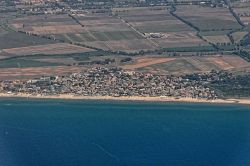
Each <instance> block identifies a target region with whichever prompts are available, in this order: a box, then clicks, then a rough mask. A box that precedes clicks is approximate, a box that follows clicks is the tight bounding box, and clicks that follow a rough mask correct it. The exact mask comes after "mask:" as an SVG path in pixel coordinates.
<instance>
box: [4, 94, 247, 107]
mask: <svg viewBox="0 0 250 166" xmlns="http://www.w3.org/2000/svg"><path fill="white" fill-rule="evenodd" d="M1 97H3V98H31V99H65V100H67V99H69V100H115V101H145V102H185V103H211V104H245V105H250V98H249V99H215V100H206V99H195V98H187V97H182V98H175V97H165V96H159V97H158V96H157V97H142V96H121V97H113V96H75V95H71V94H62V95H50V96H41V95H37V96H33V95H30V94H7V93H0V98H1Z"/></svg>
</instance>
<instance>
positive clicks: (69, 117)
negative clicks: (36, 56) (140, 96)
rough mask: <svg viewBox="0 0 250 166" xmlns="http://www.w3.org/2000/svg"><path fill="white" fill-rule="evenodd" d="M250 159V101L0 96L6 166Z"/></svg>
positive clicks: (213, 163) (0, 157)
mask: <svg viewBox="0 0 250 166" xmlns="http://www.w3.org/2000/svg"><path fill="white" fill-rule="evenodd" d="M47 165H48V166H64V165H65V166H78V165H79V166H112V165H129V166H131V165H132V166H134V165H135V166H137V165H138V166H140V165H141V166H147V165H148V166H161V165H162V166H163V165H164V166H165V165H167V166H217V165H218V166H249V165H250V106H244V105H209V104H184V103H143V102H114V101H62V100H23V99H2V98H1V99H0V166H47Z"/></svg>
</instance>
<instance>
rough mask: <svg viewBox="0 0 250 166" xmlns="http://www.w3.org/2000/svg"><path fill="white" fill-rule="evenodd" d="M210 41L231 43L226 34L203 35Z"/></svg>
mask: <svg viewBox="0 0 250 166" xmlns="http://www.w3.org/2000/svg"><path fill="white" fill-rule="evenodd" d="M203 38H204V39H206V40H207V41H208V42H210V43H214V44H217V43H231V41H230V39H229V37H228V36H227V35H217V36H203Z"/></svg>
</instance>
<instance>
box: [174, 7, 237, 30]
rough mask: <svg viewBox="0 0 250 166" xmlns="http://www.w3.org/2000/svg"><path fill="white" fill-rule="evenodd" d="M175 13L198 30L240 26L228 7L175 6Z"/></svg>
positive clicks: (226, 28) (227, 28)
mask: <svg viewBox="0 0 250 166" xmlns="http://www.w3.org/2000/svg"><path fill="white" fill-rule="evenodd" d="M176 14H177V15H178V16H180V17H181V18H183V19H184V20H186V21H188V22H190V23H191V24H193V25H194V26H195V27H197V28H199V30H200V31H218V30H233V29H239V28H241V26H240V25H239V24H238V22H237V20H236V19H235V18H234V17H233V15H232V14H231V13H230V11H229V9H228V8H219V7H217V8H211V7H201V6H194V5H192V6H191V5H189V6H177V11H176Z"/></svg>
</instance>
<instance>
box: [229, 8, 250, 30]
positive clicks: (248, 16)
mask: <svg viewBox="0 0 250 166" xmlns="http://www.w3.org/2000/svg"><path fill="white" fill-rule="evenodd" d="M243 4H245V6H240V7H234V8H233V10H234V12H235V13H236V14H237V15H238V16H239V18H240V20H241V21H242V23H243V24H244V25H245V26H247V27H248V28H250V3H248V5H247V4H246V3H243Z"/></svg>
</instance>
